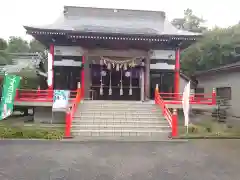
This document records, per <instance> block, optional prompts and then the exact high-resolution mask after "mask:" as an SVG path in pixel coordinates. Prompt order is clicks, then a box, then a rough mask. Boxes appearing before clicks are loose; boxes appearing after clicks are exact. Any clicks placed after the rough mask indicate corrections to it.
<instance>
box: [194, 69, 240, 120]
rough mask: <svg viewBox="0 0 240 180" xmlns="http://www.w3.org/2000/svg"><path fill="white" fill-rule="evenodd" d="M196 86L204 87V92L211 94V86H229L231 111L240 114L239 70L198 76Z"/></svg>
mask: <svg viewBox="0 0 240 180" xmlns="http://www.w3.org/2000/svg"><path fill="white" fill-rule="evenodd" d="M197 79H198V81H199V84H198V87H203V88H204V91H205V92H204V93H207V94H211V93H212V89H213V88H217V87H231V93H232V99H231V100H230V104H231V106H232V107H231V109H230V110H229V112H231V113H232V114H233V115H236V116H240V107H239V102H240V72H226V73H224V72H219V73H215V74H214V75H207V76H205V77H198V78H197Z"/></svg>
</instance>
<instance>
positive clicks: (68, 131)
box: [64, 88, 82, 138]
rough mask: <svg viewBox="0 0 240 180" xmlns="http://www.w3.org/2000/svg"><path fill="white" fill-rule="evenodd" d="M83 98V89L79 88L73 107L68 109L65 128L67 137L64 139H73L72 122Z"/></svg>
mask: <svg viewBox="0 0 240 180" xmlns="http://www.w3.org/2000/svg"><path fill="white" fill-rule="evenodd" d="M81 99H82V97H81V88H78V90H77V92H76V96H75V98H74V99H73V101H72V106H71V107H70V108H69V109H68V111H67V113H66V119H65V120H66V126H65V135H64V138H71V137H72V136H71V126H72V120H73V115H74V113H75V112H76V110H77V107H78V104H79V103H80V101H81Z"/></svg>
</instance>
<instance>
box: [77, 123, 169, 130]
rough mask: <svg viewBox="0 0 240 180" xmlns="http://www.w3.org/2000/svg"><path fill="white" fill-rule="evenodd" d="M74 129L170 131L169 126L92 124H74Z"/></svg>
mask: <svg viewBox="0 0 240 180" xmlns="http://www.w3.org/2000/svg"><path fill="white" fill-rule="evenodd" d="M72 129H79V130H81V129H90V130H114V131H115V130H134V129H151V130H159V129H160V130H163V129H169V126H167V125H149V124H147V125H146V124H143V125H142V124H135V125H126V124H120V125H115V124H114V125H106V124H103V125H100V124H90V125H86V124H84V125H82V124H72Z"/></svg>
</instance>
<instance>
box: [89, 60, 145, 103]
mask: <svg viewBox="0 0 240 180" xmlns="http://www.w3.org/2000/svg"><path fill="white" fill-rule="evenodd" d="M129 63H134V62H132V61H131V62H129ZM90 68H91V80H92V85H91V91H92V93H93V99H94V100H130V101H131V100H136V101H140V100H141V68H143V67H141V66H138V65H137V64H127V63H125V64H124V63H121V62H116V61H114V62H112V61H111V60H109V59H107V60H106V59H100V61H99V63H96V61H95V63H92V64H91V66H90Z"/></svg>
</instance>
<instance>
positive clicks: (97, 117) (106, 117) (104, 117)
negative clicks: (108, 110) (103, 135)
mask: <svg viewBox="0 0 240 180" xmlns="http://www.w3.org/2000/svg"><path fill="white" fill-rule="evenodd" d="M78 119H79V120H81V119H86V120H105V121H109V120H116V121H121V120H124V119H128V120H141V119H142V120H152V119H156V120H162V119H165V118H164V117H163V116H154V115H109V114H105V115H93V114H92V115H80V116H79V115H75V116H74V120H78Z"/></svg>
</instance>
